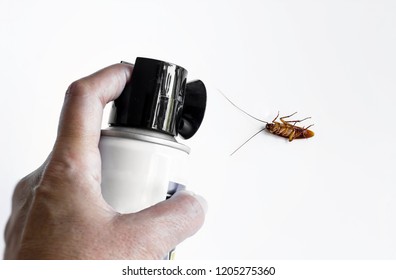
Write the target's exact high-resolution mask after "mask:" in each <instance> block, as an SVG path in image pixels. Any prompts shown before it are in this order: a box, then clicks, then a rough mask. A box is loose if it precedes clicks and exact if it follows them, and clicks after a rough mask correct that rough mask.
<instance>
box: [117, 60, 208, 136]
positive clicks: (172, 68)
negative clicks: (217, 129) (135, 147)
mask: <svg viewBox="0 0 396 280" xmlns="http://www.w3.org/2000/svg"><path fill="white" fill-rule="evenodd" d="M205 107H206V89H205V86H204V84H203V83H202V82H201V81H194V82H191V83H187V70H186V69H184V68H183V67H180V66H178V65H176V64H172V63H168V62H165V61H160V60H155V59H149V58H141V57H138V58H137V59H136V62H135V65H134V69H133V72H132V77H131V80H130V82H129V83H127V85H126V86H125V88H124V90H123V92H122V93H121V95H120V97H119V98H117V99H116V100H115V101H114V103H113V107H112V110H111V113H110V119H109V124H110V125H111V126H124V127H134V128H143V129H150V130H155V131H158V132H162V133H166V134H170V135H173V136H176V135H178V134H180V135H181V136H182V137H184V138H185V139H188V138H190V137H191V136H193V135H194V134H195V132H196V131H197V130H198V128H199V126H200V124H201V122H202V120H203V116H204V112H205Z"/></svg>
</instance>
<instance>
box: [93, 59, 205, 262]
mask: <svg viewBox="0 0 396 280" xmlns="http://www.w3.org/2000/svg"><path fill="white" fill-rule="evenodd" d="M205 107H206V89H205V86H204V84H203V83H202V82H201V81H200V80H196V81H192V82H188V83H187V70H185V69H184V68H182V67H180V66H178V65H175V64H172V63H168V62H164V61H160V60H154V59H148V58H137V59H136V62H135V65H134V69H133V72H132V77H131V80H130V81H129V82H128V83H127V84H126V86H125V88H124V90H123V92H122V93H121V95H120V96H119V97H118V98H117V99H116V100H115V101H114V102H113V105H112V109H111V112H110V118H109V127H108V128H107V129H103V130H102V133H101V139H100V142H99V149H100V153H101V158H102V183H101V188H102V194H103V197H104V199H105V200H106V201H107V203H109V205H110V206H112V207H113V208H114V209H115V210H116V211H118V212H119V213H134V212H138V211H140V210H142V209H144V208H147V207H150V206H152V205H154V204H156V203H158V202H160V201H162V200H165V199H166V198H169V197H170V196H171V195H172V194H173V193H174V192H176V191H177V190H179V189H183V188H184V187H185V186H186V185H187V183H188V182H187V180H188V178H187V176H186V174H187V170H186V169H187V166H188V165H187V160H188V154H189V152H190V148H189V147H188V146H186V145H184V144H181V143H178V142H177V140H176V138H175V137H176V136H178V135H180V136H182V137H183V138H184V139H189V138H190V137H192V136H193V135H194V134H195V133H196V132H197V130H198V128H199V126H200V125H201V122H202V120H203V117H204V113H205ZM168 257H169V256H168Z"/></svg>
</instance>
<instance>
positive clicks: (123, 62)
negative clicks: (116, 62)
mask: <svg viewBox="0 0 396 280" xmlns="http://www.w3.org/2000/svg"><path fill="white" fill-rule="evenodd" d="M121 63H122V64H128V65H132V66H133V64H132V63H130V62H127V61H123V60H121Z"/></svg>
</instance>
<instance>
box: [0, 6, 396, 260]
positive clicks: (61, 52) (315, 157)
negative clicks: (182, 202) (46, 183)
mask: <svg viewBox="0 0 396 280" xmlns="http://www.w3.org/2000/svg"><path fill="white" fill-rule="evenodd" d="M395 15H396V2H394V1H381V0H375V1H374V0H373V1H369V0H368V1H351V0H349V1H334V0H332V1H330V0H329V1H291V0H290V1H286V0H283V1H282V0H280V1H275V0H273V1H252V0H240V1H203V0H200V1H181V0H180V1H160V0H158V1H154V0H145V1H143V0H141V1H126V0H124V1H121V0H119V1H4V0H2V1H0V39H1V43H0V81H1V91H0V96H1V103H0V104H1V105H0V120H1V122H2V127H1V138H0V139H1V140H0V141H1V143H0V149H1V150H0V155H1V160H0V170H1V171H0V184H1V185H0V228H1V229H3V227H4V225H5V223H6V220H7V218H8V215H9V213H10V207H11V205H10V197H11V194H12V190H13V187H14V185H15V184H16V182H17V181H18V180H19V179H20V178H21V177H23V176H24V175H26V174H27V173H29V172H31V171H32V170H34V169H35V168H37V167H38V166H39V165H40V164H41V163H42V162H43V160H44V159H45V158H46V156H47V154H48V153H49V152H50V151H51V147H52V144H53V142H54V139H55V136H56V129H57V122H58V116H59V112H60V109H61V106H62V102H63V95H64V92H65V90H66V88H67V86H68V85H69V84H70V83H71V82H72V81H74V80H76V79H78V78H80V77H82V76H85V75H88V74H90V73H92V72H94V71H96V70H98V69H100V68H102V67H105V66H107V65H110V64H113V63H116V62H119V61H120V60H126V61H131V62H133V61H134V60H135V58H136V57H137V56H145V57H151V58H157V59H162V60H166V61H169V62H173V63H176V64H179V65H181V66H184V67H185V68H187V69H188V70H189V78H190V79H196V78H200V79H202V80H203V81H204V82H205V83H206V84H207V89H208V95H209V96H208V107H207V114H206V117H205V120H204V123H203V124H202V128H201V129H200V131H199V132H198V133H197V135H196V136H195V137H194V138H193V139H192V140H191V141H188V142H186V144H188V145H189V146H190V147H191V148H192V153H191V165H192V172H191V182H192V184H191V186H190V189H192V190H194V191H195V192H197V193H200V194H202V195H203V196H204V197H206V198H207V200H208V202H209V212H208V215H207V220H206V223H205V225H204V227H203V228H202V230H201V231H200V232H199V233H198V234H197V235H195V236H194V237H192V238H190V239H189V240H187V241H185V242H184V243H183V244H181V245H180V246H179V247H178V258H179V259H387V258H395V257H396V203H395V200H396V189H395V183H394V176H393V174H394V169H395V168H394V166H395V156H396V148H395V146H394V141H395V136H396V134H395V128H394V126H395V125H394V119H395V115H394V107H395V105H396V102H395V101H396V98H395V95H396V82H395V78H396V66H395V65H396V54H395V53H396V52H395V50H396V17H395ZM217 89H220V90H221V91H222V92H224V93H225V94H226V95H227V96H228V97H229V98H231V99H232V100H233V101H234V102H235V103H236V104H238V105H239V106H240V107H242V108H243V109H244V110H246V111H248V112H249V113H250V114H253V115H255V116H257V117H259V118H262V119H264V120H267V121H270V120H272V119H273V117H274V116H275V115H276V113H277V111H278V110H279V111H280V112H281V114H289V113H292V112H294V111H298V112H299V113H298V115H297V117H299V118H304V117H306V116H311V117H312V119H310V120H307V121H306V124H307V125H308V124H311V123H314V124H315V125H314V126H313V127H312V129H313V130H314V131H315V133H316V134H315V137H314V138H311V139H308V140H296V141H293V142H292V143H289V142H287V140H285V139H282V138H279V137H275V136H273V135H270V134H268V133H262V134H260V135H258V136H257V137H256V138H255V139H253V140H252V141H250V142H249V144H247V145H246V146H245V147H243V148H242V149H241V150H240V151H239V152H238V153H236V154H235V155H234V156H232V157H230V156H229V154H230V153H231V152H232V151H233V150H234V149H235V148H237V147H238V146H239V145H240V144H241V143H242V142H243V141H245V140H246V139H247V138H248V137H249V136H250V135H252V134H253V133H255V132H256V131H257V130H259V129H260V128H261V127H262V124H261V123H258V122H256V121H254V120H252V119H250V118H249V117H247V116H245V115H244V114H243V113H241V112H240V111H238V110H237V109H235V108H234V107H233V106H232V105H230V103H228V102H227V101H226V100H225V99H224V97H222V96H221V95H220V94H219V92H218V91H217ZM107 114H108V110H106V116H105V117H104V121H103V126H104V127H105V126H106V120H107ZM3 249H4V244H3V243H1V245H0V251H2V250H3Z"/></svg>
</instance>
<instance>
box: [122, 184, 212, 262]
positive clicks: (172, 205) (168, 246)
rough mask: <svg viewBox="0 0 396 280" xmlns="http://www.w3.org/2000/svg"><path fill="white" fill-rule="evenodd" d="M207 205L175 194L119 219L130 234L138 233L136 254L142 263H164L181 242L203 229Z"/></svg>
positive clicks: (182, 193)
mask: <svg viewBox="0 0 396 280" xmlns="http://www.w3.org/2000/svg"><path fill="white" fill-rule="evenodd" d="M206 211H207V203H206V201H205V199H204V198H203V197H201V196H199V195H196V194H194V193H192V192H189V191H184V190H183V191H178V192H176V193H175V194H174V195H173V196H172V197H171V198H170V199H168V200H165V201H163V202H160V203H158V204H156V205H153V206H151V207H149V208H147V209H144V210H142V211H140V212H138V213H133V214H125V215H122V220H124V221H123V223H124V225H125V226H127V227H129V230H128V231H129V232H131V233H132V232H134V233H135V234H136V233H137V232H136V231H138V232H139V234H138V236H136V235H135V234H133V235H134V237H132V239H134V241H133V242H134V243H135V244H136V241H137V240H136V239H137V238H138V239H139V242H138V243H139V244H141V247H140V248H135V249H136V250H138V251H139V252H136V251H135V252H134V255H135V256H136V254H138V255H140V258H144V259H163V257H164V256H165V255H166V254H167V253H168V252H169V251H170V250H172V249H173V248H175V247H176V245H178V244H179V243H180V242H182V241H183V240H185V239H186V238H188V237H190V236H192V235H193V234H195V233H196V232H197V231H198V230H199V229H200V228H201V226H202V225H203V222H204V219H205V214H206Z"/></svg>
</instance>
